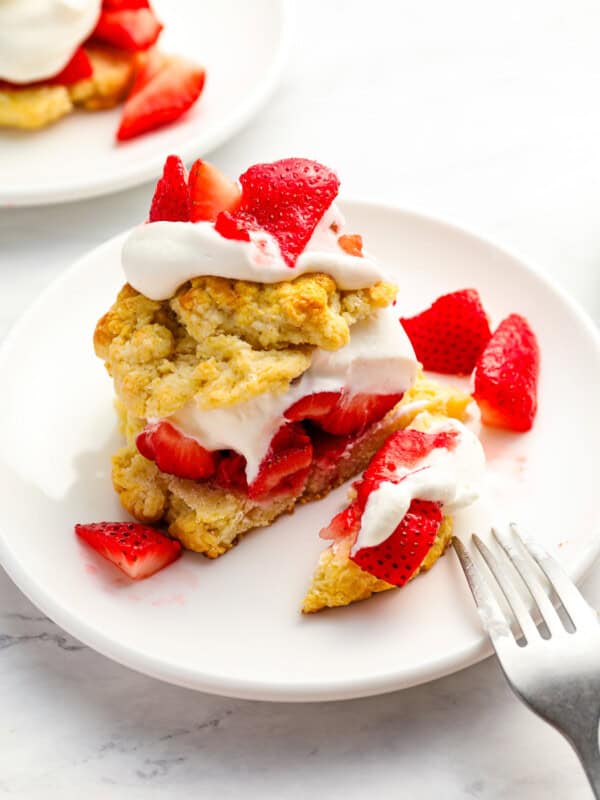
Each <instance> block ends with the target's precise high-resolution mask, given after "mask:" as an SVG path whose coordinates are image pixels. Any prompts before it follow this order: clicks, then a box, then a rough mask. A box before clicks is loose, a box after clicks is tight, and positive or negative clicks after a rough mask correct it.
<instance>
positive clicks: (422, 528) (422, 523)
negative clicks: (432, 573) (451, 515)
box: [350, 500, 442, 586]
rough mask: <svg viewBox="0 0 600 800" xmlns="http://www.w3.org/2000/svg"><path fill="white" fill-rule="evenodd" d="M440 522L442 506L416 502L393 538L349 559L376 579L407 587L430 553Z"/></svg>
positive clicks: (361, 550) (361, 551)
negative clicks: (406, 584)
mask: <svg viewBox="0 0 600 800" xmlns="http://www.w3.org/2000/svg"><path fill="white" fill-rule="evenodd" d="M441 521H442V511H441V508H440V505H439V503H431V502H429V501H427V500H413V501H412V503H411V504H410V507H409V509H408V511H407V512H406V514H405V515H404V517H403V518H402V521H401V522H400V524H399V525H398V527H397V528H396V530H395V531H394V532H393V533H392V535H391V536H388V538H387V539H385V541H383V542H381V544H378V545H375V546H374V547H362V548H361V549H360V550H358V551H357V552H356V553H354V554H351V555H350V559H351V560H352V561H354V563H355V564H357V565H358V566H359V567H360V568H361V569H363V570H364V571H365V572H368V573H370V574H371V575H374V576H375V577H376V578H379V579H380V580H382V581H387V583H391V584H393V585H394V586H404V584H405V583H407V582H408V581H409V580H410V578H411V577H412V575H413V574H414V573H415V572H416V571H417V569H418V568H419V567H420V566H421V564H422V562H423V559H424V558H425V556H426V555H427V553H428V552H429V551H430V550H431V547H432V545H433V543H434V542H435V537H436V535H437V532H438V529H439V527H440V523H441Z"/></svg>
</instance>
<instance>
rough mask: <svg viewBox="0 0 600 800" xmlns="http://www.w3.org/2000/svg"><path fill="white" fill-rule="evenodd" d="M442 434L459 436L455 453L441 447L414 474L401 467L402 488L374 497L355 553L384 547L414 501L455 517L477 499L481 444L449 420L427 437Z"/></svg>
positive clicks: (386, 486)
mask: <svg viewBox="0 0 600 800" xmlns="http://www.w3.org/2000/svg"><path fill="white" fill-rule="evenodd" d="M442 430H455V431H456V432H457V434H458V440H457V442H456V444H455V446H454V447H453V448H452V449H451V450H448V449H447V448H445V447H437V448H435V449H434V450H432V451H431V453H429V454H428V455H427V456H426V457H425V458H423V459H421V461H419V462H418V464H416V465H413V466H411V467H410V468H408V467H403V466H402V465H399V466H398V469H397V476H398V481H399V482H398V483H393V482H392V481H384V482H383V483H382V484H381V485H380V486H378V487H377V489H375V490H374V491H373V492H371V494H370V495H369V498H368V500H367V505H366V507H365V510H364V512H363V516H362V519H361V526H360V530H359V533H358V537H357V540H356V542H355V544H354V547H353V548H352V553H356V552H357V551H358V550H360V549H361V548H362V547H375V546H376V545H378V544H381V543H382V542H384V541H385V540H386V539H387V538H388V537H389V536H390V535H391V534H392V533H393V532H394V531H395V530H396V528H397V527H398V525H399V524H400V523H401V522H402V519H403V517H404V515H405V514H406V512H407V511H408V509H409V506H410V504H411V502H412V501H413V500H430V501H432V502H436V503H441V504H442V506H443V507H444V511H445V512H448V513H452V512H453V511H457V510H458V509H459V508H463V507H464V506H468V505H470V504H471V503H473V502H475V500H476V499H477V498H478V496H479V491H480V489H479V486H480V483H481V480H482V477H483V471H484V467H485V456H484V453H483V448H482V446H481V442H480V441H479V439H478V438H477V436H476V435H475V434H474V433H473V432H472V431H470V430H469V429H468V428H466V427H465V426H464V425H462V424H461V423H460V422H458V421H457V420H444V421H443V422H442V423H440V424H439V425H438V426H437V427H435V428H431V429H430V430H429V431H428V433H437V432H438V431H442Z"/></svg>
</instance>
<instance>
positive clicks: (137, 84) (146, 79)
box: [127, 47, 170, 98]
mask: <svg viewBox="0 0 600 800" xmlns="http://www.w3.org/2000/svg"><path fill="white" fill-rule="evenodd" d="M136 61H137V67H136V73H135V79H134V81H133V84H132V86H131V89H130V90H129V94H128V95H127V97H128V98H129V97H133V95H134V94H138V92H141V91H142V89H143V88H144V86H146V85H147V84H149V83H150V81H151V80H152V79H153V78H155V77H156V76H157V75H158V73H159V72H160V71H161V70H162V69H165V68H166V66H167V65H168V64H169V63H170V59H167V58H165V56H164V55H163V54H162V53H161V52H160V51H159V50H157V49H156V48H155V47H152V48H150V49H149V50H146V51H144V52H143V53H138V54H137V59H136Z"/></svg>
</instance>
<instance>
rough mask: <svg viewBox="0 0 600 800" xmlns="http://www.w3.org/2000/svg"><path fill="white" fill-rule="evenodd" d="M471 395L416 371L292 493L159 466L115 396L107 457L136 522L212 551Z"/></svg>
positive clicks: (348, 474) (455, 409)
mask: <svg viewBox="0 0 600 800" xmlns="http://www.w3.org/2000/svg"><path fill="white" fill-rule="evenodd" d="M470 403H471V397H470V396H469V395H468V394H465V393H463V392H461V391H458V390H455V389H452V388H449V387H446V386H441V385H439V384H437V383H436V382H434V381H432V380H429V379H427V378H425V377H423V376H422V375H420V376H419V377H418V378H417V381H416V382H415V384H414V385H413V387H412V388H411V389H410V390H409V391H407V392H406V394H405V395H404V397H403V399H402V401H401V402H400V403H399V404H398V405H397V406H396V408H395V409H393V410H392V411H391V412H389V413H388V414H387V415H386V416H385V417H384V419H383V420H381V421H380V422H378V423H376V424H375V425H373V426H371V428H369V429H368V430H367V431H365V432H364V433H363V434H362V435H360V436H359V437H358V438H356V439H355V440H353V441H352V442H351V443H350V444H349V445H348V446H347V447H345V448H344V449H343V450H342V452H336V453H335V454H334V455H332V457H327V456H326V455H325V456H323V457H319V454H318V453H316V454H315V459H314V461H313V464H312V466H311V468H310V472H309V475H308V478H307V481H306V484H305V486H304V489H303V491H302V493H301V495H300V496H298V495H291V496H290V495H282V496H280V497H276V498H274V499H269V500H267V501H262V502H261V501H253V500H251V499H250V498H249V497H248V496H247V495H246V494H244V493H242V492H238V491H235V490H232V489H227V490H225V489H221V488H219V487H217V486H215V485H213V484H211V483H210V482H203V481H201V482H196V481H189V480H184V479H181V478H177V477H175V476H173V475H167V474H165V473H163V472H161V471H160V470H159V469H158V468H157V467H156V465H155V464H154V463H153V462H151V461H148V460H146V459H145V458H144V457H143V456H141V455H140V453H139V452H138V450H137V448H136V446H135V437H136V436H137V434H138V433H139V432H140V430H141V429H142V428H143V426H144V421H143V420H140V419H136V418H135V417H134V416H132V415H131V414H130V413H128V412H127V410H126V408H125V407H124V406H123V404H122V403H118V404H117V410H118V413H119V416H120V421H121V430H122V432H123V434H124V436H125V437H126V439H127V446H126V447H124V448H122V449H121V450H120V451H119V452H118V453H117V454H116V455H115V456H114V458H113V472H112V477H113V484H114V487H115V490H116V491H117V493H118V494H119V498H120V500H121V503H122V505H123V506H124V508H125V509H126V510H127V511H128V512H129V513H130V514H132V515H133V516H134V517H135V518H136V519H138V520H140V521H141V522H154V523H157V522H163V523H166V524H167V525H168V530H169V533H170V534H171V535H172V536H174V537H176V538H177V539H179V540H180V541H181V542H182V543H183V545H184V546H185V547H187V548H188V549H190V550H196V551H198V552H201V553H204V554H205V555H207V556H209V557H211V558H216V557H217V556H220V555H222V554H223V553H225V552H226V551H227V550H229V549H230V548H231V547H232V546H233V545H234V544H235V542H236V541H237V540H238V538H239V537H240V536H241V535H242V534H244V533H246V532H247V531H249V530H251V529H253V528H256V527H260V526H263V525H268V524H270V523H271V522H272V521H273V520H274V519H276V518H277V517H278V516H280V515H281V514H283V513H284V512H287V511H292V510H293V508H294V506H295V505H296V504H297V503H298V502H308V501H310V500H315V499H317V498H319V497H322V496H324V495H325V494H327V493H328V492H329V491H331V490H332V489H334V488H336V487H337V486H339V485H340V484H341V483H343V482H344V481H346V480H348V479H349V478H352V477H353V476H355V475H357V474H358V473H360V472H361V471H362V470H363V469H365V467H366V466H367V464H368V463H369V461H370V460H371V458H372V457H373V455H374V454H375V452H376V451H377V450H378V449H379V448H380V447H381V446H382V444H383V443H384V441H385V440H386V439H387V437H388V436H389V435H390V434H391V433H393V432H394V431H395V430H398V429H399V428H402V427H406V426H407V425H408V424H410V422H411V421H412V420H413V419H414V417H415V415H417V414H418V413H419V412H421V411H423V410H428V411H430V412H432V413H435V414H441V415H444V416H449V417H455V418H457V419H461V420H462V419H465V417H466V415H467V407H468V406H469V404H470Z"/></svg>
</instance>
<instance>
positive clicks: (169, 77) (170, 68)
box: [117, 59, 206, 141]
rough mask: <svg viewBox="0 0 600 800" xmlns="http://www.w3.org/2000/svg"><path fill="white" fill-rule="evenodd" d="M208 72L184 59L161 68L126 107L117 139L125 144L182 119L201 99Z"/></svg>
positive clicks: (132, 97) (131, 98)
mask: <svg viewBox="0 0 600 800" xmlns="http://www.w3.org/2000/svg"><path fill="white" fill-rule="evenodd" d="M205 76H206V73H205V71H204V69H203V68H202V67H197V66H196V65H195V64H191V63H190V62H188V61H184V60H183V59H176V60H173V61H171V62H170V63H168V64H167V66H166V67H165V68H164V69H161V70H160V71H159V72H158V73H157V74H156V75H155V77H154V78H152V79H151V80H150V81H149V82H148V83H147V84H146V85H145V86H144V87H143V88H142V89H141V90H140V91H138V92H137V93H136V94H134V95H131V96H130V97H129V98H128V99H127V102H126V103H125V106H124V108H123V116H122V117H121V124H120V126H119V130H118V131H117V139H118V140H119V141H125V140H127V139H133V138H134V137H135V136H139V135H140V134H141V133H146V132H147V131H150V130H154V129H155V128H160V127H161V126H163V125H167V124H169V123H170V122H173V121H174V120H176V119H178V118H179V117H180V116H181V115H182V114H183V113H184V112H186V111H187V110H188V109H189V108H190V107H191V106H192V105H193V104H194V103H195V102H196V100H197V99H198V97H199V96H200V93H201V91H202V88H203V86H204V79H205Z"/></svg>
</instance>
